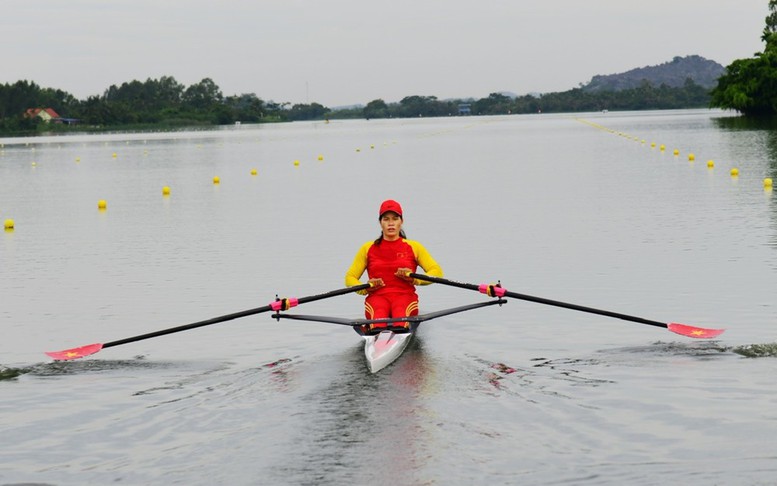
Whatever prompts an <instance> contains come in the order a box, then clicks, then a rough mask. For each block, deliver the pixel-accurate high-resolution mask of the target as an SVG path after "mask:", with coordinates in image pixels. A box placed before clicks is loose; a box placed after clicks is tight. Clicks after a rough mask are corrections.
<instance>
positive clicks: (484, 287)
mask: <svg viewBox="0 0 777 486" xmlns="http://www.w3.org/2000/svg"><path fill="white" fill-rule="evenodd" d="M410 276H411V277H413V278H417V279H418V280H426V281H427V282H433V283H439V284H443V285H450V286H452V287H459V288H462V289H468V290H475V291H478V292H481V293H483V294H486V295H489V296H491V297H512V298H514V299H520V300H526V301H529V302H536V303H538V304H546V305H552V306H556V307H563V308H566V309H572V310H576V311H581V312H588V313H590V314H599V315H602V316H607V317H614V318H616V319H623V320H626V321H633V322H639V323H641V324H648V325H650V326H656V327H663V328H665V329H666V328H668V327H669V325H668V324H667V323H665V322H659V321H653V320H650V319H644V318H642V317H637V316H630V315H628V314H621V313H619V312H612V311H608V310H603V309H596V308H594V307H586V306H582V305H577V304H570V303H568V302H561V301H558V300H551V299H545V298H543V297H535V296H533V295H526V294H519V293H517V292H509V291H508V290H506V289H504V288H503V287H501V286H499V284H496V285H494V284H480V285H475V284H469V283H462V282H456V281H454V280H448V279H445V278H440V277H432V276H429V275H423V274H418V273H411V274H410Z"/></svg>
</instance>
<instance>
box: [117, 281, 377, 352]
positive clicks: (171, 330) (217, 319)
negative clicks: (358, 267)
mask: <svg viewBox="0 0 777 486" xmlns="http://www.w3.org/2000/svg"><path fill="white" fill-rule="evenodd" d="M369 287H370V284H362V285H356V286H353V287H345V288H342V289H337V290H332V291H330V292H325V293H323V294H317V295H311V296H308V297H300V298H299V299H293V300H294V302H295V303H294V305H296V304H304V303H306V302H314V301H316V300H322V299H327V298H329V297H336V296H338V295H343V294H350V293H351V292H357V291H359V290H364V289H367V288H369ZM284 300H286V301H288V300H289V299H284ZM281 309H282V308H281ZM272 310H279V309H278V306H277V305H273V304H268V305H264V306H262V307H257V308H255V309H248V310H244V311H240V312H235V313H232V314H227V315H224V316H219V317H214V318H212V319H206V320H204V321H198V322H192V323H191V324H185V325H183V326H177V327H171V328H168V329H162V330H161V331H154V332H149V333H146V334H140V335H138V336H132V337H128V338H124V339H119V340H116V341H111V342H109V343H105V344H103V346H102V347H103V348H110V347H111V346H119V345H121V344H127V343H133V342H135V341H142V340H144V339H150V338H155V337H159V336H164V335H166V334H173V333H176V332H181V331H188V330H189V329H196V328H198V327H203V326H210V325H211V324H218V323H219V322H225V321H231V320H232V319H238V318H240V317H246V316H251V315H254V314H261V313H262V312H269V311H272Z"/></svg>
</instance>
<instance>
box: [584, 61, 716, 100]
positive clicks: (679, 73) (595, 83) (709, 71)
mask: <svg viewBox="0 0 777 486" xmlns="http://www.w3.org/2000/svg"><path fill="white" fill-rule="evenodd" d="M724 72H725V68H724V67H723V66H721V65H720V64H718V63H717V62H715V61H710V60H709V59H705V58H703V57H701V56H686V57H679V56H678V57H675V58H674V59H672V60H671V61H669V62H666V63H664V64H659V65H657V66H646V67H642V68H636V69H632V70H630V71H626V72H625V73H620V74H607V75H597V76H594V77H593V78H591V81H590V82H589V83H588V84H586V85H585V86H583V87H582V89H583V91H589V92H597V91H621V90H624V89H633V88H637V87H639V85H640V84H642V82H643V81H648V82H650V84H652V85H653V86H661V85H662V84H665V85H667V86H670V87H673V88H679V87H682V86H684V85H685V80H686V79H688V78H690V79H692V80H693V82H694V83H696V84H698V85H699V86H702V87H704V88H713V87H715V86H716V85H717V81H718V78H719V77H720V76H721V75H723V73H724Z"/></svg>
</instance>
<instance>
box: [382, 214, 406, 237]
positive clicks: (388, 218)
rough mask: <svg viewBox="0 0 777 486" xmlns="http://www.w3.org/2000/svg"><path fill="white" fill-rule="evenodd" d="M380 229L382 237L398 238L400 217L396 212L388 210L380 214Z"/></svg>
mask: <svg viewBox="0 0 777 486" xmlns="http://www.w3.org/2000/svg"><path fill="white" fill-rule="evenodd" d="M380 229H381V231H383V238H384V239H386V240H389V241H391V240H396V239H397V238H399V230H401V229H402V218H400V217H399V215H398V214H397V213H394V212H392V211H389V212H387V213H386V214H384V215H383V216H381V218H380Z"/></svg>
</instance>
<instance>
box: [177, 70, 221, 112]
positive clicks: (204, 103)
mask: <svg viewBox="0 0 777 486" xmlns="http://www.w3.org/2000/svg"><path fill="white" fill-rule="evenodd" d="M223 99H224V95H222V94H221V89H220V88H219V87H218V85H216V83H214V82H213V80H212V79H210V78H205V79H203V80H202V81H200V82H199V83H196V84H193V85H191V86H189V87H188V88H186V91H184V92H183V102H184V104H185V105H187V106H188V107H190V108H194V109H197V110H208V109H210V108H212V107H213V105H216V104H218V103H221V101H222V100H223Z"/></svg>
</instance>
